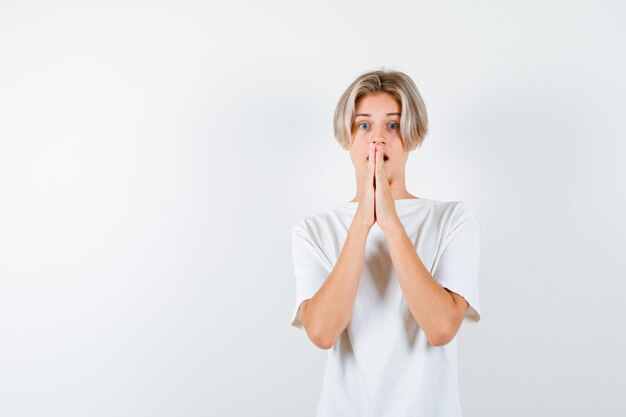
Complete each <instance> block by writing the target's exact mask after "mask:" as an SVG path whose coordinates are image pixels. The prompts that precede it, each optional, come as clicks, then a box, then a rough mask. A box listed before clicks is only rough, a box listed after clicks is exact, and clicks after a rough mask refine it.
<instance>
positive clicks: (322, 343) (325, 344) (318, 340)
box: [309, 334, 335, 350]
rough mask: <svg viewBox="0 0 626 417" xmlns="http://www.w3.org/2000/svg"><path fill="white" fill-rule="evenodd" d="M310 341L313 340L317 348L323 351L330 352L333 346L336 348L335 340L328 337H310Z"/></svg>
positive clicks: (316, 335) (317, 335)
mask: <svg viewBox="0 0 626 417" xmlns="http://www.w3.org/2000/svg"><path fill="white" fill-rule="evenodd" d="M309 339H311V342H313V344H314V345H315V346H317V347H318V348H320V349H323V350H328V349H330V348H332V347H333V346H335V340H334V339H333V338H331V337H328V336H326V335H320V334H315V335H310V336H309Z"/></svg>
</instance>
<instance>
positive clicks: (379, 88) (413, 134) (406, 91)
mask: <svg viewBox="0 0 626 417" xmlns="http://www.w3.org/2000/svg"><path fill="white" fill-rule="evenodd" d="M381 92H384V93H388V94H390V95H391V96H392V97H393V98H394V99H395V100H396V102H397V103H398V104H399V105H400V109H401V110H400V111H401V112H402V116H401V117H400V137H401V139H402V144H403V146H404V149H408V150H409V151H412V150H414V149H415V148H417V147H418V146H421V144H422V142H423V141H424V138H425V137H426V134H427V133H428V116H427V114H426V105H425V104H424V101H423V100H422V97H421V95H420V93H419V91H418V89H417V87H416V86H415V83H414V82H413V80H411V78H410V77H409V76H408V75H406V74H404V73H403V72H400V71H385V70H378V71H369V72H366V73H364V74H362V75H360V76H359V77H357V79H356V80H354V81H353V82H352V84H350V86H349V87H348V89H347V90H346V91H345V92H344V93H343V95H342V96H341V98H340V99H339V103H337V107H336V109H335V117H334V121H333V131H334V134H335V138H336V139H337V141H338V142H339V144H340V145H341V147H342V148H344V149H346V150H347V149H349V148H350V145H351V143H352V134H353V122H354V112H355V108H356V103H357V101H358V100H359V99H360V98H362V97H364V96H366V95H369V94H375V93H381Z"/></svg>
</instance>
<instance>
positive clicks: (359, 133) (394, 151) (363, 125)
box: [350, 92, 409, 179]
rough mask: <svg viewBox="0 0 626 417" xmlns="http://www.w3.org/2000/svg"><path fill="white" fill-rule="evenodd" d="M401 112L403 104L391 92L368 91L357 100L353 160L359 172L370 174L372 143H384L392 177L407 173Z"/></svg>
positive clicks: (406, 156) (351, 148)
mask: <svg viewBox="0 0 626 417" xmlns="http://www.w3.org/2000/svg"><path fill="white" fill-rule="evenodd" d="M400 111H401V110H400V104H399V103H398V102H396V100H395V99H394V98H393V97H392V96H391V95H390V94H388V93H383V92H381V93H374V94H368V95H366V96H363V97H361V98H360V99H359V100H358V101H357V103H356V110H355V117H354V122H353V124H352V143H351V144H350V159H351V160H352V164H353V165H354V167H355V169H356V171H357V174H358V175H366V174H367V170H368V159H369V145H370V143H374V145H378V144H382V145H383V155H385V157H384V159H385V162H384V164H385V172H386V173H387V177H388V178H389V179H395V178H399V177H400V176H401V175H403V174H404V167H405V165H406V161H407V158H408V156H409V153H408V152H407V151H406V150H405V149H404V146H403V144H402V139H401V137H400V117H401V115H400Z"/></svg>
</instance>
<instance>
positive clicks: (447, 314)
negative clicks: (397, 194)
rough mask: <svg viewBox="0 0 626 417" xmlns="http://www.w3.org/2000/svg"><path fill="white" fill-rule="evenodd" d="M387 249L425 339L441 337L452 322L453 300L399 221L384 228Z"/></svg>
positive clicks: (433, 340) (439, 339)
mask: <svg viewBox="0 0 626 417" xmlns="http://www.w3.org/2000/svg"><path fill="white" fill-rule="evenodd" d="M385 235H386V237H387V243H388V245H389V252H390V254H391V260H392V262H393V266H394V269H395V271H396V274H397V275H398V281H399V283H400V287H401V289H402V292H403V294H404V298H405V300H406V303H407V305H408V307H409V310H410V311H411V314H412V315H413V318H414V319H415V321H417V323H418V324H419V326H420V327H421V328H422V329H423V330H424V333H425V334H426V336H427V338H428V340H429V341H430V342H431V343H432V344H434V345H438V344H440V343H441V341H442V340H445V338H446V336H445V335H446V334H447V332H448V330H449V329H448V327H449V326H450V324H451V322H452V312H453V311H454V305H455V302H454V299H453V298H452V296H451V295H450V294H449V293H448V292H447V291H446V290H445V289H444V288H443V287H442V286H441V285H439V283H438V282H437V281H436V280H435V279H434V278H433V277H432V276H431V275H430V272H428V270H427V269H426V267H425V266H424V264H423V263H422V260H421V259H420V258H419V256H418V254H417V251H416V250H415V246H414V245H413V243H412V242H411V240H410V239H409V237H408V236H407V234H406V232H405V230H404V227H403V226H402V224H401V223H398V225H397V226H395V227H393V228H389V229H388V230H386V231H385Z"/></svg>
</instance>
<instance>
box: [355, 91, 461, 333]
mask: <svg viewBox="0 0 626 417" xmlns="http://www.w3.org/2000/svg"><path fill="white" fill-rule="evenodd" d="M401 116H402V115H401V110H400V104H399V103H398V102H397V101H396V100H395V99H394V98H393V97H392V96H391V95H389V94H387V93H376V94H369V95H366V96H365V97H362V98H361V99H360V100H359V101H358V102H357V105H356V109H355V119H354V126H353V138H352V143H351V145H350V158H351V159H352V162H353V164H354V167H355V171H356V177H357V196H356V197H355V198H354V200H353V201H359V206H358V208H357V213H356V214H355V219H354V221H355V222H357V223H359V224H363V225H367V226H369V227H371V226H372V224H373V223H374V222H376V223H377V224H378V226H379V227H380V228H381V230H382V231H383V232H384V233H385V236H386V238H387V242H388V245H389V252H390V255H391V260H392V262H393V265H394V269H395V271H396V273H397V275H398V280H399V283H400V287H401V289H402V292H403V294H404V297H405V299H406V301H407V305H408V306H409V310H410V311H411V313H412V315H413V317H414V318H415V320H416V321H417V322H418V323H419V325H420V327H421V328H422V329H423V330H424V333H426V335H427V336H428V338H429V340H430V341H431V343H432V344H434V345H443V344H447V343H449V342H450V341H451V340H452V339H453V338H454V336H455V335H456V333H457V332H458V330H459V328H460V326H461V323H462V321H463V317H464V316H465V313H466V311H467V309H468V304H467V301H466V300H465V299H464V298H463V297H462V296H460V295H458V294H456V293H454V292H452V291H450V290H448V289H447V288H443V287H442V286H441V285H439V283H437V281H436V280H435V279H434V278H433V277H432V276H431V275H430V272H429V271H428V270H427V269H426V267H425V266H424V264H423V263H422V261H421V259H420V258H419V256H418V254H417V251H416V250H415V246H413V243H412V242H411V240H410V239H409V237H408V236H407V234H406V232H405V230H404V227H403V226H402V223H400V220H399V218H398V214H397V213H396V209H395V203H394V200H398V199H413V198H417V197H415V196H413V195H412V194H410V193H409V192H408V191H407V190H406V185H405V166H406V161H407V159H408V155H409V152H408V151H407V150H406V149H405V148H404V146H403V143H402V140H401V136H400V118H401ZM374 183H375V184H376V187H375V188H374Z"/></svg>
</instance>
